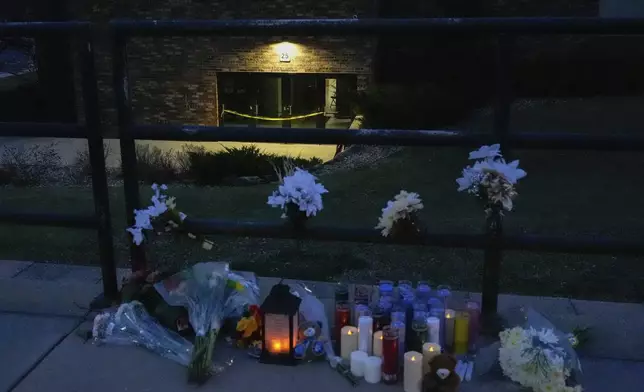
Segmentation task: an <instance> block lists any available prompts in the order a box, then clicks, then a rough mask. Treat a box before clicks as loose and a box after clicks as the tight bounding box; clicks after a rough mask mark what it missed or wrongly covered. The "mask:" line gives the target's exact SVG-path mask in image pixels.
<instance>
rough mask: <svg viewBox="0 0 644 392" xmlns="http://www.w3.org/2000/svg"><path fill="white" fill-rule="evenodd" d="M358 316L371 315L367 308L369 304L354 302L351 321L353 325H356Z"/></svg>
mask: <svg viewBox="0 0 644 392" xmlns="http://www.w3.org/2000/svg"><path fill="white" fill-rule="evenodd" d="M360 316H371V310H369V306H368V305H365V304H356V305H355V307H354V308H353V320H352V323H351V324H353V325H358V319H359V318H360Z"/></svg>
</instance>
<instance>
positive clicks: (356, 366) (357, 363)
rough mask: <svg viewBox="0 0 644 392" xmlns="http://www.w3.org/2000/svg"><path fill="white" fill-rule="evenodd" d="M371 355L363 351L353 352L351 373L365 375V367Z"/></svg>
mask: <svg viewBox="0 0 644 392" xmlns="http://www.w3.org/2000/svg"><path fill="white" fill-rule="evenodd" d="M367 358H369V356H368V355H367V353H365V352H363V351H354V352H352V353H351V359H350V366H351V374H353V375H354V376H356V377H362V376H364V367H365V363H366V362H367Z"/></svg>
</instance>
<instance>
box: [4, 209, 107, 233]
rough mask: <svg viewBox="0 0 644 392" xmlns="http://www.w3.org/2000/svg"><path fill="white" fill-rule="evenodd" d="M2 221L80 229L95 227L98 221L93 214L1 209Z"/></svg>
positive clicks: (5, 222) (15, 223)
mask: <svg viewBox="0 0 644 392" xmlns="http://www.w3.org/2000/svg"><path fill="white" fill-rule="evenodd" d="M0 223H3V224H14V225H25V226H51V227H69V228H78V229H95V228H97V227H98V221H97V219H96V217H95V216H93V215H78V214H76V215H74V214H56V213H28V212H13V211H6V210H1V211H0Z"/></svg>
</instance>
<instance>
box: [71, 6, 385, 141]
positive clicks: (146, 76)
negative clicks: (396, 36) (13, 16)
mask: <svg viewBox="0 0 644 392" xmlns="http://www.w3.org/2000/svg"><path fill="white" fill-rule="evenodd" d="M77 1H80V0H77ZM88 3H91V4H88ZM375 5H376V0H327V1H324V2H320V1H306V0H277V1H267V0H235V1H226V0H128V1H125V0H117V1H107V0H94V1H93V2H84V1H80V2H79V3H78V4H77V5H76V6H75V7H74V10H75V12H76V13H77V17H79V18H83V19H88V20H91V21H94V22H105V21H107V20H109V19H112V18H137V19H260V18H261V19H269V18H280V19H291V18H293V19H295V18H351V17H353V16H354V15H355V16H357V17H363V18H367V17H373V16H375V11H376V9H375ZM283 41H288V42H291V43H293V44H295V46H296V48H297V53H296V55H295V56H294V57H293V58H292V59H291V62H289V63H281V62H280V61H279V57H278V54H277V52H276V50H275V47H274V46H275V44H278V43H280V42H283ZM374 50H375V42H374V41H373V40H368V39H367V40H365V39H363V38H358V39H353V38H342V37H301V38H298V37H272V38H244V37H230V38H223V37H218V38H215V37H212V38H211V37H172V38H134V39H132V40H131V42H130V45H129V46H128V61H129V71H130V82H131V86H132V91H133V94H132V99H133V104H134V117H135V120H136V121H138V122H150V123H165V122H180V123H188V124H205V125H216V124H217V119H218V113H217V108H218V102H217V73H218V72H285V73H339V74H356V75H358V85H359V88H365V87H366V85H367V84H368V81H369V77H370V75H371V66H372V59H373V53H374ZM96 52H97V71H98V72H99V81H98V83H99V90H100V91H101V97H100V99H101V107H102V108H103V110H104V113H103V114H104V116H103V117H104V121H105V122H106V124H108V127H109V128H110V129H112V130H113V129H114V127H113V125H114V124H115V113H114V106H115V105H114V97H113V94H112V88H111V83H112V79H111V78H112V76H111V58H110V53H109V42H107V41H106V40H100V41H99V42H98V43H97V48H96Z"/></svg>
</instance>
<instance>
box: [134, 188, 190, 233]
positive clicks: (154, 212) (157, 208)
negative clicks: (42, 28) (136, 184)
mask: <svg viewBox="0 0 644 392" xmlns="http://www.w3.org/2000/svg"><path fill="white" fill-rule="evenodd" d="M152 190H153V191H154V195H152V198H151V199H150V200H151V201H152V205H150V206H149V207H148V208H146V209H144V210H134V226H132V227H129V228H127V229H126V230H127V232H128V233H130V234H131V235H132V242H134V243H135V244H136V245H141V243H142V242H143V239H144V238H145V236H144V235H143V230H152V229H153V228H152V221H153V220H154V219H155V218H157V217H159V216H161V215H163V214H165V213H166V212H167V211H172V210H174V209H175V208H176V206H177V204H176V203H175V198H174V197H168V195H166V194H165V191H167V190H168V186H167V185H160V186H159V185H157V184H152ZM179 219H181V221H183V220H184V219H186V214H184V213H183V212H180V213H179ZM169 223H170V224H174V225H175V226H177V225H178V224H177V223H176V222H169Z"/></svg>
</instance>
